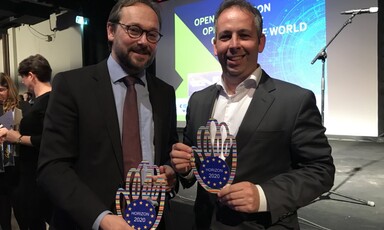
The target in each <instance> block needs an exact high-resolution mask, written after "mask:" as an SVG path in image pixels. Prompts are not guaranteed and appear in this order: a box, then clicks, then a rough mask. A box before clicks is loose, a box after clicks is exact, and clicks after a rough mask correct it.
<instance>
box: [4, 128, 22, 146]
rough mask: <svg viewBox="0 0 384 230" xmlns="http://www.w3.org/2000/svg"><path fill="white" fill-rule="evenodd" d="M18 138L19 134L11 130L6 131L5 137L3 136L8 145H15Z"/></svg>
mask: <svg viewBox="0 0 384 230" xmlns="http://www.w3.org/2000/svg"><path fill="white" fill-rule="evenodd" d="M19 137H20V133H19V132H18V131H15V130H13V129H10V130H8V132H7V135H6V136H5V140H6V141H8V142H10V143H15V142H17V140H18V139H19Z"/></svg>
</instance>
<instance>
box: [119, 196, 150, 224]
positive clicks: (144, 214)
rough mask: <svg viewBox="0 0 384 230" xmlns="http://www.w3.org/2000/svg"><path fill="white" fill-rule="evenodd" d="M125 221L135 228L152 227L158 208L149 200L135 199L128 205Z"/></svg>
mask: <svg viewBox="0 0 384 230" xmlns="http://www.w3.org/2000/svg"><path fill="white" fill-rule="evenodd" d="M125 213H126V215H125V216H124V219H125V221H127V223H128V224H129V225H130V226H132V227H134V228H135V229H151V227H152V225H153V224H154V223H155V220H156V216H157V214H156V209H155V207H154V206H153V205H152V203H151V202H150V201H148V200H142V199H139V200H135V201H133V202H132V203H130V204H129V205H128V206H127V207H126V211H125Z"/></svg>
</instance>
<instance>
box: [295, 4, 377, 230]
mask: <svg viewBox="0 0 384 230" xmlns="http://www.w3.org/2000/svg"><path fill="white" fill-rule="evenodd" d="M359 13H361V12H360V11H357V12H354V13H353V14H352V15H351V16H350V17H349V18H348V20H347V21H345V22H344V24H343V26H342V27H341V28H340V29H339V30H338V31H337V33H336V34H335V35H334V36H333V37H332V39H331V40H330V41H329V42H328V43H327V44H326V45H325V46H324V47H323V48H322V49H321V50H320V51H319V53H317V55H316V56H315V57H314V58H313V60H312V61H311V64H312V65H313V64H314V63H315V62H316V61H317V60H321V62H322V68H321V69H322V71H321V110H320V112H321V122H322V124H323V125H324V93H325V60H326V59H327V52H326V49H327V48H328V46H329V45H330V44H331V43H332V42H333V40H335V38H336V37H337V36H338V35H339V34H340V32H341V31H342V30H343V29H344V28H345V27H346V26H347V25H348V24H351V23H352V19H353V18H354V17H355V16H356V15H358V14H359ZM337 189H338V187H336V188H334V189H331V190H330V191H328V192H327V193H324V194H323V195H321V196H320V197H319V198H318V200H322V199H331V198H330V195H331V194H333V195H337V196H340V197H343V198H347V199H349V200H351V201H354V202H355V203H357V204H362V205H368V206H370V207H374V206H375V203H374V202H373V201H367V200H363V199H360V198H355V197H351V196H347V195H344V194H341V193H339V192H336V190H337ZM315 201H316V200H315ZM341 201H342V200H341ZM299 219H300V220H301V221H303V223H304V224H308V225H310V226H312V227H314V228H317V229H321V230H329V229H328V228H325V227H323V226H321V225H318V224H315V223H313V222H310V221H308V220H306V219H304V218H300V217H299Z"/></svg>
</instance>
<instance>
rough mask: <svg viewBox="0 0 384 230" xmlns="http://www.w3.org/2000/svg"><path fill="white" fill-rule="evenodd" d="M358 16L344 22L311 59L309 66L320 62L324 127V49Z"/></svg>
mask: <svg viewBox="0 0 384 230" xmlns="http://www.w3.org/2000/svg"><path fill="white" fill-rule="evenodd" d="M357 14H359V12H355V13H353V14H352V15H351V16H350V17H349V18H348V20H347V21H346V22H344V24H343V26H342V27H341V28H340V29H339V31H337V33H336V34H335V35H334V36H333V37H332V39H331V40H330V41H329V42H328V43H327V44H326V45H325V46H324V47H323V48H322V49H321V50H320V52H319V53H318V54H317V55H316V56H315V58H313V60H312V61H311V64H312V65H313V64H314V63H315V62H316V61H317V60H321V62H322V68H321V69H322V71H321V109H320V112H321V122H322V124H323V125H324V93H325V60H326V59H327V52H326V49H327V48H328V46H329V45H330V44H331V43H332V42H333V40H335V38H336V37H337V35H339V34H340V32H341V31H342V30H343V29H344V28H345V27H346V26H347V25H348V24H351V23H352V19H353V18H354V17H355V16H356V15H357Z"/></svg>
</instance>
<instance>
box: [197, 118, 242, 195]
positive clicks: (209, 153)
mask: <svg viewBox="0 0 384 230" xmlns="http://www.w3.org/2000/svg"><path fill="white" fill-rule="evenodd" d="M192 149H193V152H194V157H193V158H192V170H193V173H194V175H195V177H196V179H197V181H198V182H199V183H200V185H201V186H202V187H203V188H204V189H206V190H207V191H208V192H211V193H217V192H219V191H220V189H221V188H223V187H224V186H225V185H227V184H231V183H232V182H233V179H234V177H235V173H236V166H237V146H236V139H235V137H234V136H233V135H231V134H230V133H229V129H228V125H227V124H226V123H224V122H222V123H220V124H219V123H218V121H217V120H216V119H213V118H211V119H209V120H208V122H207V124H206V126H201V127H200V128H199V130H198V132H197V146H192Z"/></svg>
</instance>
